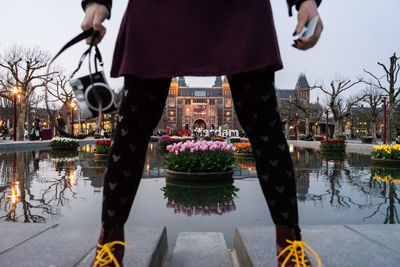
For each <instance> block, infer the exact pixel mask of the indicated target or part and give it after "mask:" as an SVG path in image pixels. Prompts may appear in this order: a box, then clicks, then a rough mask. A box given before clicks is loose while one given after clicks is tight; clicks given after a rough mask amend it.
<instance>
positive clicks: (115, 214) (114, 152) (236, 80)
mask: <svg viewBox="0 0 400 267" xmlns="http://www.w3.org/2000/svg"><path fill="white" fill-rule="evenodd" d="M228 81H229V85H230V88H231V92H232V98H233V101H234V104H235V110H236V114H237V116H238V119H239V122H240V123H241V125H242V126H243V128H244V130H245V131H246V133H247V135H248V136H249V139H250V142H251V145H252V147H253V150H254V152H255V159H256V166H257V174H258V177H259V181H260V184H261V188H262V191H263V193H264V196H265V198H266V199H267V203H268V206H269V209H270V212H271V216H272V219H273V221H274V223H275V224H276V225H286V226H291V227H293V226H297V225H298V213H297V200H296V185H295V177H294V171H293V164H292V161H291V158H290V154H289V149H288V145H287V143H286V139H285V137H284V135H283V132H282V124H281V120H280V116H279V110H278V106H277V102H276V95H275V87H274V71H273V70H271V69H268V68H267V69H261V70H257V71H251V72H247V73H240V74H233V75H228ZM170 83H171V78H160V79H142V78H138V77H134V76H127V77H125V89H126V90H128V94H127V95H126V97H125V98H124V100H123V101H122V105H121V108H120V120H119V123H118V125H117V129H116V134H115V141H114V144H113V146H112V148H111V152H110V156H109V158H108V169H107V173H106V176H105V181H104V196H103V212H102V222H103V227H104V228H108V229H109V228H112V227H114V226H122V225H124V224H125V222H126V220H127V219H128V216H129V212H130V209H131V206H132V203H133V200H134V198H135V195H136V191H137V189H138V186H139V183H140V179H141V177H142V172H143V167H144V159H145V156H146V151H147V145H148V142H149V138H150V135H151V134H152V132H153V130H154V128H155V127H156V125H157V123H158V121H159V120H160V118H161V115H162V112H163V109H164V105H165V101H166V99H167V96H168V91H169V86H170Z"/></svg>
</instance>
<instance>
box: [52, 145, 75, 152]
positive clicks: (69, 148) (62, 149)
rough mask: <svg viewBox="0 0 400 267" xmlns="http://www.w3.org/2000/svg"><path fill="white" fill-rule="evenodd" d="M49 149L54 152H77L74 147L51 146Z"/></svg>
mask: <svg viewBox="0 0 400 267" xmlns="http://www.w3.org/2000/svg"><path fill="white" fill-rule="evenodd" d="M51 149H52V150H54V151H77V150H76V149H77V148H76V147H63V146H52V147H51Z"/></svg>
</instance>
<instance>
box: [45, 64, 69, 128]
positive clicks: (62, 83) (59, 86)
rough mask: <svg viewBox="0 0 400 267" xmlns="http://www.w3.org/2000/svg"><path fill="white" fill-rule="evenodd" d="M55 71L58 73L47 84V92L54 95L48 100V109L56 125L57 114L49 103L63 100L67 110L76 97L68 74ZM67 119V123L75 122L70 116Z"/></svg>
mask: <svg viewBox="0 0 400 267" xmlns="http://www.w3.org/2000/svg"><path fill="white" fill-rule="evenodd" d="M55 72H57V73H56V74H55V75H54V78H53V79H52V80H49V82H48V83H46V85H45V87H46V92H47V93H48V94H49V95H50V96H51V97H52V99H51V100H50V99H48V100H47V101H46V103H47V106H46V108H47V110H48V113H49V117H51V119H50V121H51V122H52V124H53V126H55V124H56V120H55V116H53V115H54V114H53V113H51V112H50V111H49V109H50V107H49V106H48V104H49V103H56V102H57V103H60V102H61V103H62V105H63V107H66V108H67V110H69V106H70V105H71V103H72V102H73V101H74V99H75V96H74V94H73V92H72V88H71V87H70V86H69V85H68V83H69V79H68V78H67V76H65V74H64V72H63V71H62V70H58V71H57V70H56V71H55ZM66 119H67V121H66V124H67V125H68V124H70V123H73V122H71V121H70V118H69V116H66ZM71 134H72V133H71Z"/></svg>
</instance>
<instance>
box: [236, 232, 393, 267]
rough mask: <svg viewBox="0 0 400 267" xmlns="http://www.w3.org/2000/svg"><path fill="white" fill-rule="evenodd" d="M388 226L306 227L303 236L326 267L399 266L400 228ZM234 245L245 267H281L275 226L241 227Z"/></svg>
mask: <svg viewBox="0 0 400 267" xmlns="http://www.w3.org/2000/svg"><path fill="white" fill-rule="evenodd" d="M386 226H387V225H368V226H366V225H347V226H345V225H321V226H303V227H302V236H303V238H304V239H305V240H306V243H307V244H308V245H310V246H311V247H312V248H313V249H314V250H315V251H316V252H317V254H318V255H319V257H320V258H321V261H322V264H323V265H324V266H338V267H339V266H340V267H341V266H366V267H369V266H371V267H372V266H397V265H398V262H399V261H400V253H399V252H398V251H400V250H399V249H400V245H399V241H400V234H397V233H399V231H400V225H393V226H389V227H386ZM234 246H235V249H236V253H237V255H238V258H239V261H240V264H241V266H246V267H247V266H249V267H250V266H274V267H275V266H277V261H276V258H275V257H276V248H275V227H252V228H244V227H240V228H237V229H236V231H235V244H234ZM393 246H395V248H393ZM311 263H312V264H313V263H314V265H313V266H317V265H316V264H315V261H313V260H312V258H311Z"/></svg>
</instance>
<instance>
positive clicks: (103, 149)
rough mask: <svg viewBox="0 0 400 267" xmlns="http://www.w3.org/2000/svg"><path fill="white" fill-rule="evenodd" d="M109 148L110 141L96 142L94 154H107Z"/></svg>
mask: <svg viewBox="0 0 400 267" xmlns="http://www.w3.org/2000/svg"><path fill="white" fill-rule="evenodd" d="M110 148H111V140H101V141H96V149H95V150H94V153H95V154H108V152H109V151H110Z"/></svg>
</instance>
